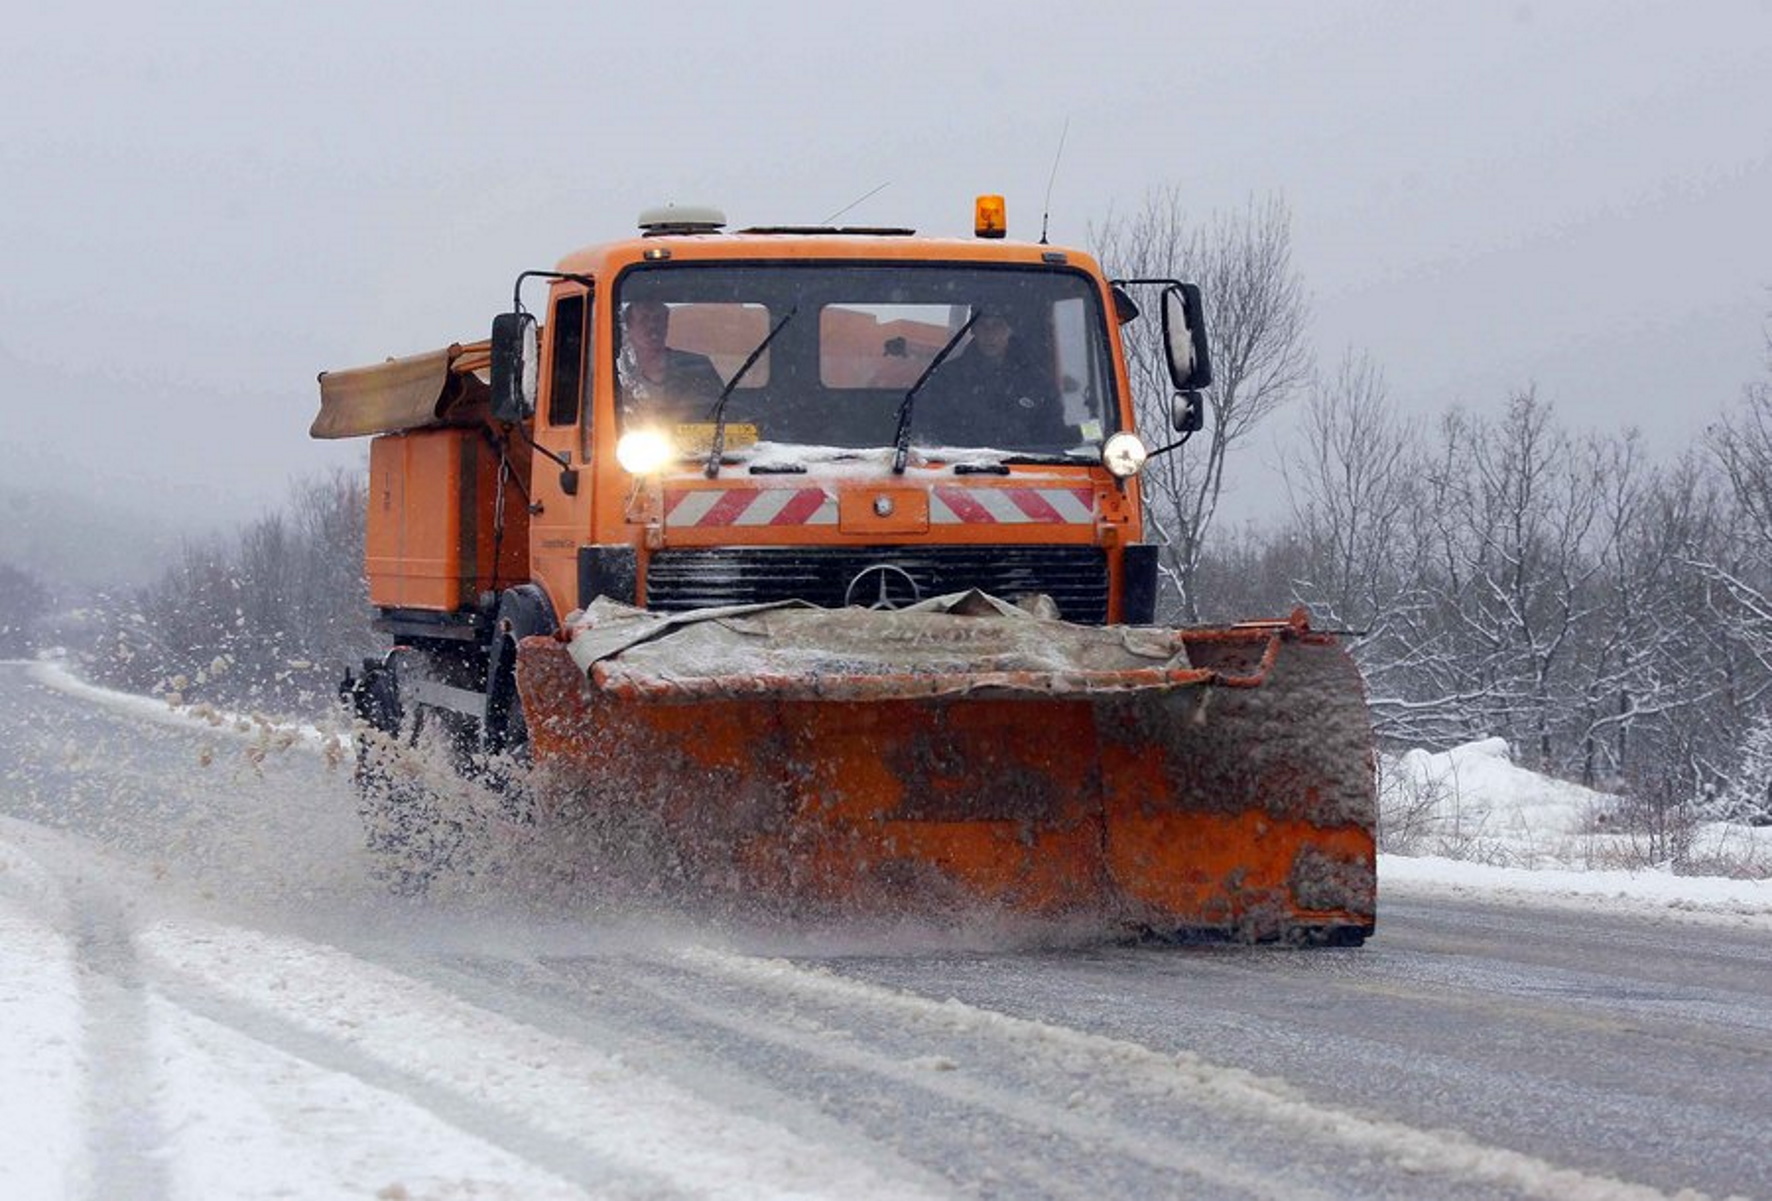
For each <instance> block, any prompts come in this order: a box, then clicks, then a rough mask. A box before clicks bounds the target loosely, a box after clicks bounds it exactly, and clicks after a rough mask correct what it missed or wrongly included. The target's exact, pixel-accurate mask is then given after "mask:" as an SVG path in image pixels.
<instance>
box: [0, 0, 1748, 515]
mask: <svg viewBox="0 0 1772 1201" xmlns="http://www.w3.org/2000/svg"><path fill="white" fill-rule="evenodd" d="M7 40H8V43H9V47H10V50H9V53H8V55H7V64H6V70H5V71H4V72H3V73H0V131H3V132H0V195H3V196H4V205H3V206H0V223H3V225H0V230H3V232H0V255H4V264H3V267H4V269H3V270H0V308H3V312H0V372H3V376H0V379H3V380H4V383H3V384H0V414H3V415H4V418H5V429H6V435H5V439H4V452H3V457H0V482H6V483H25V484H37V483H56V484H60V485H71V486H75V487H77V488H79V489H80V490H82V491H89V492H91V493H93V494H94V495H96V496H102V497H105V498H110V499H115V500H125V501H128V502H129V503H131V504H135V505H138V506H146V507H150V508H153V509H155V510H158V511H165V512H166V513H168V514H169V516H171V517H172V518H174V519H176V520H185V519H187V518H189V517H190V516H191V515H192V514H197V513H205V514H209V515H211V516H217V517H224V518H227V517H232V516H233V515H236V514H237V515H239V516H242V517H244V516H250V515H252V514H254V513H256V512H258V511H260V510H262V509H263V508H264V507H266V506H267V505H270V504H273V503H275V502H276V501H277V500H278V499H279V498H280V497H281V495H282V493H283V490H284V487H285V483H286V481H287V480H288V479H289V478H290V477H291V476H294V475H301V474H304V473H311V472H314V471H317V470H321V469H324V468H325V467H327V466H329V465H331V464H337V463H349V462H354V461H356V457H357V456H358V455H360V454H361V453H362V447H361V446H360V445H356V444H321V443H315V442H311V441H310V440H309V439H308V438H307V426H308V423H309V421H310V420H311V418H312V416H313V412H314V409H315V407H316V404H317V396H316V388H315V385H314V376H315V374H316V373H317V372H319V371H320V370H322V369H327V368H335V367H345V366H352V365H357V364H360V363H364V362H370V361H374V360H377V359H380V358H382V357H385V356H386V355H390V354H407V353H412V352H416V351H420V350H427V349H433V348H435V347H437V346H441V345H444V344H446V343H447V342H449V341H452V340H466V339H471V338H476V337H483V336H485V331H486V329H487V327H488V324H489V321H490V318H491V316H492V314H493V313H494V312H495V311H496V310H497V309H499V308H500V307H501V306H503V305H505V304H507V303H508V298H509V295H510V283H511V280H512V278H513V276H514V275H515V273H516V272H517V271H518V270H520V269H522V268H526V267H546V266H551V265H552V264H553V263H554V262H555V261H556V260H557V259H558V258H559V257H560V256H561V255H562V254H563V253H565V252H566V251H568V250H570V249H572V248H574V247H577V246H581V245H586V244H589V243H592V242H597V241H602V240H605V239H608V238H611V237H619V236H625V235H626V234H627V233H628V232H629V231H630V230H632V228H633V223H634V217H635V215H636V214H637V213H638V212H639V210H640V209H642V208H644V207H647V206H650V205H653V204H657V203H660V202H664V201H676V202H680V203H711V204H716V205H719V206H720V207H722V208H724V209H725V210H726V212H727V213H728V214H729V216H730V217H731V218H732V219H733V221H734V222H735V223H737V224H764V223H788V222H816V221H819V220H821V219H823V218H825V217H827V216H829V215H830V214H832V213H834V212H836V211H837V210H839V209H842V208H844V207H845V206H846V205H849V204H850V203H851V202H852V201H855V200H856V199H857V198H859V197H861V196H863V195H864V194H866V193H868V192H870V191H871V190H873V189H875V188H880V190H879V191H878V192H877V193H876V194H874V195H873V196H872V197H871V198H869V199H867V200H866V201H864V202H863V203H861V204H860V205H858V206H856V207H855V208H853V209H851V210H850V211H849V212H848V213H847V214H846V215H845V218H844V219H845V220H846V221H850V222H855V223H871V224H903V225H911V226H914V227H916V228H918V229H919V230H921V231H924V232H928V233H935V234H944V235H945V234H960V235H964V234H966V233H967V232H969V228H970V218H971V202H972V197H973V196H974V195H975V194H977V193H979V192H985V191H997V192H1002V193H1004V194H1006V196H1007V197H1008V201H1009V216H1010V232H1011V236H1024V237H1028V238H1033V237H1036V236H1037V235H1038V232H1039V222H1040V210H1041V207H1042V202H1043V199H1044V195H1045V192H1046V188H1047V182H1048V178H1049V177H1050V175H1051V173H1052V170H1053V165H1054V155H1055V153H1056V151H1057V149H1058V144H1059V139H1060V133H1061V131H1063V130H1064V129H1065V127H1066V123H1067V122H1068V123H1069V132H1068V136H1067V138H1066V141H1065V146H1064V153H1063V156H1062V159H1061V160H1060V161H1059V162H1058V171H1057V177H1056V183H1055V185H1054V186H1053V188H1052V202H1051V209H1052V217H1051V236H1052V240H1053V241H1054V242H1060V243H1065V242H1068V243H1071V244H1080V245H1084V246H1087V245H1088V243H1089V240H1090V236H1091V230H1092V228H1094V227H1098V226H1099V225H1100V223H1101V221H1102V219H1103V218H1104V217H1105V216H1106V215H1107V214H1108V212H1109V211H1110V208H1112V207H1114V206H1118V207H1120V208H1131V207H1135V206H1136V205H1137V204H1138V203H1139V202H1140V201H1141V200H1142V198H1143V197H1144V196H1145V195H1146V193H1147V192H1148V191H1149V190H1151V189H1153V188H1158V187H1166V186H1170V185H1177V186H1179V187H1180V188H1181V189H1182V192H1183V194H1184V195H1185V197H1186V198H1187V203H1188V206H1189V211H1190V213H1191V214H1192V215H1193V216H1194V217H1195V218H1196V219H1198V220H1205V219H1208V218H1209V217H1210V216H1211V215H1212V214H1213V213H1214V212H1215V211H1217V210H1223V209H1230V208H1236V207H1239V206H1241V205H1243V204H1244V203H1245V202H1247V201H1248V200H1249V199H1250V198H1252V197H1253V198H1258V199H1259V198H1265V197H1268V196H1271V195H1278V196H1281V197H1283V198H1284V200H1285V201H1286V202H1287V204H1288V205H1289V206H1290V208H1291V211H1292V215H1293V242H1294V255H1295V263H1296V266H1297V268H1298V271H1299V272H1300V274H1301V275H1302V277H1303V279H1304V282H1305V284H1306V287H1307V289H1308V291H1309V293H1310V295H1311V300H1312V312H1313V315H1314V320H1313V340H1314V343H1315V346H1316V348H1317V351H1318V354H1319V357H1320V359H1321V360H1322V362H1323V363H1324V365H1325V366H1328V367H1332V366H1333V364H1334V361H1335V360H1336V359H1338V358H1339V357H1340V355H1341V354H1342V352H1343V351H1344V350H1345V349H1346V348H1349V347H1352V348H1355V349H1358V350H1362V351H1365V352H1367V353H1369V354H1370V355H1371V356H1372V357H1373V358H1374V359H1375V360H1376V361H1377V362H1378V364H1379V365H1380V366H1382V368H1383V369H1384V370H1385V372H1386V374H1387V376H1388V379H1389V384H1390V391H1391V394H1392V396H1393V398H1394V399H1395V400H1396V401H1397V402H1398V403H1399V405H1401V406H1402V407H1404V408H1405V409H1406V410H1408V411H1411V412H1419V413H1422V414H1432V413H1437V412H1438V411H1440V410H1441V409H1443V408H1445V407H1446V406H1447V405H1450V404H1453V403H1463V404H1466V405H1468V406H1471V407H1473V408H1479V409H1488V410H1490V411H1493V410H1495V409H1497V408H1498V407H1499V406H1500V405H1501V403H1502V402H1503V401H1504V400H1505V398H1506V396H1507V394H1508V392H1509V391H1510V390H1512V389H1515V388H1518V387H1522V386H1525V385H1527V384H1533V383H1535V384H1536V385H1537V387H1538V390H1539V394H1540V396H1541V397H1543V398H1544V399H1546V400H1549V401H1551V402H1552V403H1554V404H1555V405H1556V407H1557V409H1558V411H1559V412H1560V413H1561V414H1562V415H1563V417H1564V418H1565V420H1566V421H1568V422H1569V424H1571V425H1573V426H1575V427H1578V428H1613V427H1618V426H1621V425H1623V424H1626V423H1635V424H1637V425H1640V426H1641V427H1642V428H1643V429H1644V431H1645V433H1646V434H1647V435H1648V436H1649V439H1650V443H1651V446H1652V447H1653V448H1654V449H1656V450H1657V451H1659V452H1662V453H1674V452H1677V451H1678V450H1680V449H1682V448H1684V447H1685V446H1686V445H1688V444H1689V443H1690V442H1691V441H1692V439H1693V438H1694V437H1695V436H1696V435H1697V433H1698V432H1699V431H1700V430H1701V429H1702V427H1703V425H1704V424H1705V423H1706V422H1707V421H1708V420H1710V419H1712V418H1713V417H1714V416H1715V414H1716V413H1717V412H1718V411H1720V410H1721V408H1722V407H1723V406H1725V405H1726V404H1728V403H1730V402H1731V401H1732V400H1733V399H1734V398H1735V397H1736V396H1737V395H1738V394H1739V392H1740V389H1741V387H1742V385H1743V384H1744V383H1746V382H1748V381H1749V380H1751V379H1754V378H1760V377H1763V376H1764V374H1765V372H1766V354H1765V329H1766V325H1767V317H1768V313H1769V312H1772V291H1769V288H1772V4H1768V3H1767V2H1766V0H1715V2H1712V3H1703V2H1696V3H1694V2H1692V0H1687V2H1685V3H1679V4H1674V3H1665V4H1664V3H1625V2H1617V0H1606V2H1600V3H1556V4H1528V3H1517V4H1483V5H1469V6H1463V7H1461V8H1457V9H1446V8H1445V7H1444V6H1441V5H1433V6H1429V5H1422V4H1419V3H1412V2H1404V3H1348V4H1332V5H1324V4H1296V5H1294V4H1258V3H1236V4H1229V3H1227V4H1222V5H1201V4H1187V3H1179V2H1177V0H1169V2H1167V3H1160V4H1143V3H1140V4H1119V5H1096V4H1085V3H1080V2H1078V0H1070V2H1068V3H1064V4H1047V3H1037V2H1030V0H1016V2H1014V3H998V4H990V5H981V4H967V3H954V2H948V3H926V2H923V0H901V2H899V3H896V4H892V5H889V6H887V5H882V6H871V5H870V6H860V5H857V6H847V5H842V4H831V3H823V4H816V5H811V4H798V3H776V2H771V0H753V2H752V3H747V4H720V5H705V6H704V5H701V4H697V3H693V2H691V0H677V2H676V3H630V4H627V5H623V6H620V7H619V9H617V8H615V7H614V6H605V5H602V4H595V3H586V2H585V0H577V2H573V3H558V4H531V5H526V4H520V3H518V4H503V5H500V4H488V3H483V2H482V3H476V4H471V5H456V4H439V3H428V4H423V5H417V4H415V5H377V4H373V3H353V4H349V5H332V4H327V3H306V4H301V5H294V4H291V5H287V6H281V5H279V6H272V5H259V4H253V3H242V2H241V0H229V2H228V3H215V4H193V3H169V4H163V5H139V4H121V3H117V4H89V3H78V2H76V3H64V4H57V5H29V6H26V7H25V8H24V9H22V10H20V11H18V12H15V13H13V14H12V15H10V16H9V17H8V39H7ZM880 185H886V186H884V187H883V188H881V187H880ZM1287 420H1288V419H1287V417H1286V416H1285V415H1282V416H1281V417H1279V418H1277V419H1276V428H1275V429H1274V430H1273V431H1271V432H1272V433H1275V434H1277V433H1279V432H1280V429H1279V427H1280V426H1282V425H1283V424H1284V423H1285V422H1286V421H1287ZM1264 442H1265V440H1264ZM1271 457H1272V452H1271V451H1269V450H1267V449H1266V447H1265V445H1264V446H1263V447H1261V448H1257V450H1256V452H1255V455H1254V457H1253V458H1252V459H1251V460H1250V461H1249V462H1247V463H1246V464H1245V465H1241V466H1237V467H1234V468H1233V470H1234V471H1235V472H1236V473H1237V475H1238V481H1239V484H1240V487H1241V489H1242V493H1243V495H1242V497H1241V499H1240V501H1239V503H1240V504H1241V505H1243V506H1244V509H1245V511H1248V512H1262V511H1263V510H1264V504H1265V503H1267V502H1264V501H1263V499H1262V497H1263V496H1264V495H1267V494H1271V493H1272V492H1273V491H1274V490H1275V477H1274V475H1273V473H1272V472H1271V470H1270V469H1268V468H1267V467H1264V466H1263V464H1262V463H1261V462H1260V461H1259V460H1260V459H1264V458H1271Z"/></svg>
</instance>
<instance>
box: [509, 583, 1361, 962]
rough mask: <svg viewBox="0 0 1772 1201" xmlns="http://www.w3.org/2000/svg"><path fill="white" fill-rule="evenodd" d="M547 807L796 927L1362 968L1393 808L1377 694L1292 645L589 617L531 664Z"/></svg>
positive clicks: (834, 614)
mask: <svg viewBox="0 0 1772 1201" xmlns="http://www.w3.org/2000/svg"><path fill="white" fill-rule="evenodd" d="M517 676H518V686H519V689H520V691H521V694H522V700H523V705H524V709H525V712H526V714H527V718H528V724H529V732H530V738H531V745H532V748H533V751H534V756H535V762H536V766H537V768H538V770H539V771H541V772H542V773H544V778H545V779H546V780H547V781H548V787H547V788H546V789H544V790H543V792H542V797H543V800H542V804H543V805H544V808H545V807H549V806H564V805H574V806H577V805H589V806H592V807H594V808H610V809H613V808H620V807H630V808H633V807H638V808H640V809H642V810H644V812H645V813H646V815H647V817H648V818H649V820H650V821H651V822H652V824H653V825H654V827H655V828H656V829H657V830H659V831H660V832H662V834H663V836H664V837H665V838H666V839H667V840H668V843H669V845H670V847H671V849H672V862H673V865H674V866H675V867H676V869H677V870H680V871H681V872H683V873H684V874H685V875H686V876H687V877H688V878H690V879H691V880H692V881H693V882H694V883H695V884H697V885H698V886H706V887H710V888H714V889H717V890H730V891H733V892H735V893H737V894H739V895H742V896H749V897H755V898H760V899H762V900H764V901H780V902H783V903H785V904H787V905H789V906H791V907H792V908H793V910H794V911H795V912H797V913H814V914H826V913H829V914H841V915H857V916H869V917H888V918H890V917H896V916H902V915H911V914H921V915H942V914H955V913H960V912H964V911H976V910H980V909H982V910H986V911H1009V912H1013V913H1020V914H1027V915H1030V916H1033V917H1037V918H1041V919H1053V920H1056V921H1061V922H1063V923H1065V924H1066V925H1067V927H1069V928H1073V929H1074V928H1076V927H1077V926H1078V925H1079V924H1081V925H1082V926H1083V928H1085V929H1092V930H1093V929H1099V931H1100V932H1101V933H1103V934H1107V935H1116V934H1140V933H1142V934H1151V935H1156V936H1159V937H1195V936H1200V937H1224V938H1233V939H1246V940H1264V941H1265V940H1272V939H1280V940H1289V941H1291V940H1297V941H1316V942H1331V943H1336V944H1344V945H1345V944H1357V943H1359V942H1360V941H1361V940H1362V939H1363V938H1365V937H1366V936H1367V935H1368V934H1370V933H1371V930H1372V926H1373V917H1374V907H1375V891H1376V889H1375V872H1374V862H1375V860H1374V851H1375V843H1374V837H1375V831H1376V822H1377V801H1376V792H1375V784H1374V778H1373V755H1372V738H1371V729H1370V724H1369V721H1368V718H1367V715H1366V709H1365V699H1364V694H1363V690H1362V687H1361V683H1360V678H1359V674H1358V672H1357V670H1356V668H1355V667H1354V665H1353V663H1352V662H1351V661H1350V660H1349V659H1348V657H1347V655H1346V654H1345V652H1344V651H1342V649H1341V648H1340V647H1339V645H1337V643H1336V641H1335V639H1334V638H1333V637H1332V636H1329V635H1325V634H1320V633H1315V632H1312V631H1311V630H1310V629H1309V628H1308V626H1307V625H1306V623H1305V621H1304V618H1303V614H1302V612H1301V613H1300V614H1297V615H1295V616H1294V618H1293V619H1292V620H1291V621H1290V622H1269V623H1254V624H1248V625H1238V626H1231V627H1225V628H1221V629H1205V630H1198V629H1196V630H1162V629H1144V628H1132V627H1106V628H1102V627H1085V626H1076V625H1070V624H1067V623H1064V622H1059V621H1053V620H1046V619H1041V618H1037V617H1034V616H1032V615H1030V614H1028V613H1026V612H1024V611H1022V610H1020V609H1018V608H1015V607H1013V606H1011V605H1009V604H1007V603H1006V602H1002V601H999V600H996V599H995V598H991V597H987V596H984V595H983V594H980V593H976V592H973V593H964V594H957V595H955V596H950V597H942V598H938V599H937V600H934V601H929V602H925V603H924V604H922V605H919V606H915V607H913V608H909V609H901V610H897V611H868V610H861V609H846V610H826V609H818V608H813V607H810V606H799V605H785V606H783V605H778V606H749V607H741V608H729V609H708V610H698V611H695V612H692V613H682V614H660V613H649V612H644V611H641V610H636V609H630V608H627V607H625V606H620V605H615V604H613V603H611V602H607V601H598V602H596V603H595V604H593V605H592V606H591V607H590V609H589V610H587V611H586V612H585V613H584V614H583V615H582V616H580V617H579V618H578V619H576V620H575V621H573V622H572V623H570V624H569V625H568V627H567V629H565V630H564V631H562V632H561V633H560V634H559V635H556V636H553V637H545V638H544V637H537V638H529V639H526V640H524V641H523V643H522V644H521V646H520V648H519V650H518V667H517Z"/></svg>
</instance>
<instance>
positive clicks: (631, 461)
mask: <svg viewBox="0 0 1772 1201" xmlns="http://www.w3.org/2000/svg"><path fill="white" fill-rule="evenodd" d="M676 457H677V448H676V446H675V445H674V444H672V442H671V439H670V436H669V435H668V434H666V433H664V432H663V431H662V430H629V431H628V432H627V433H625V434H623V435H622V436H621V440H620V441H619V442H617V443H616V444H615V461H616V462H617V463H620V464H621V469H622V470H623V471H626V472H628V473H629V474H630V475H651V474H653V473H654V472H656V471H658V470H659V469H660V468H662V467H663V466H664V465H665V464H666V463H669V462H670V461H671V460H673V459H675V458H676Z"/></svg>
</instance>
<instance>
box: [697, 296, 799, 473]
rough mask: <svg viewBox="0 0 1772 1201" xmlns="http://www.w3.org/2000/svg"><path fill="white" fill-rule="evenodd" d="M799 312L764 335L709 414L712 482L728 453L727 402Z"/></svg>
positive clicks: (791, 311) (785, 317)
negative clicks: (710, 420)
mask: <svg viewBox="0 0 1772 1201" xmlns="http://www.w3.org/2000/svg"><path fill="white" fill-rule="evenodd" d="M799 311H800V306H799V305H795V306H794V307H793V308H791V309H789V310H788V311H787V312H785V313H783V314H782V316H781V320H780V321H777V322H776V323H775V328H774V329H772V330H770V331H769V332H768V333H766V334H764V335H763V340H762V341H761V342H759V343H757V345H756V348H755V349H754V350H752V351H751V353H750V354H749V355H748V356H747V357H746V358H745V361H744V364H743V365H742V366H740V367H739V369H738V370H737V371H734V372H733V373H732V378H731V379H729V380H727V381H726V386H725V387H724V388H721V389H720V399H719V400H716V401H715V402H714V409H713V412H712V413H710V414H709V416H710V417H712V418H713V420H714V437H713V445H711V446H710V447H708V463H707V467H706V469H705V472H704V474H706V476H707V477H708V478H709V479H710V480H711V479H713V478H714V477H715V476H717V475H719V474H720V456H721V455H724V454H725V453H726V402H727V401H728V400H731V399H732V390H733V389H734V388H736V387H738V385H739V381H740V380H742V379H744V376H745V372H747V371H749V370H750V369H751V367H752V365H753V364H755V363H756V361H757V360H758V359H760V358H762V357H763V352H764V351H765V350H768V349H769V344H770V343H771V342H773V341H775V335H776V334H779V333H780V332H781V331H782V330H784V329H786V328H787V324H788V322H790V321H792V320H793V319H794V314H795V313H797V312H799Z"/></svg>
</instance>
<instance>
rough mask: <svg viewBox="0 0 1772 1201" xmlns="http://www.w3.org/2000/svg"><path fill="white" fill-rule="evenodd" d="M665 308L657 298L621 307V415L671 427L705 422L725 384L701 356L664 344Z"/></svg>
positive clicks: (666, 330) (667, 318)
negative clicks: (660, 421)
mask: <svg viewBox="0 0 1772 1201" xmlns="http://www.w3.org/2000/svg"><path fill="white" fill-rule="evenodd" d="M670 329H671V310H670V308H669V306H667V305H665V304H664V303H663V302H661V301H657V300H637V301H634V302H632V303H630V304H627V305H624V306H623V307H622V343H621V355H620V358H619V360H618V361H617V364H616V366H617V373H618V374H619V376H620V378H621V386H622V401H623V407H622V412H623V415H624V416H632V417H641V418H649V419H652V420H662V421H663V422H665V423H667V424H671V425H676V424H680V423H683V422H696V421H706V420H708V419H709V416H710V411H711V410H712V409H713V406H714V402H715V401H717V400H719V399H720V392H721V389H723V388H724V387H725V386H726V385H725V382H724V381H723V380H721V378H720V373H719V372H718V371H716V370H715V369H714V364H713V362H712V361H711V360H709V359H708V357H707V356H706V355H701V354H695V353H694V352H692V351H687V350H677V349H675V348H674V347H672V346H670V345H669V336H670Z"/></svg>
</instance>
